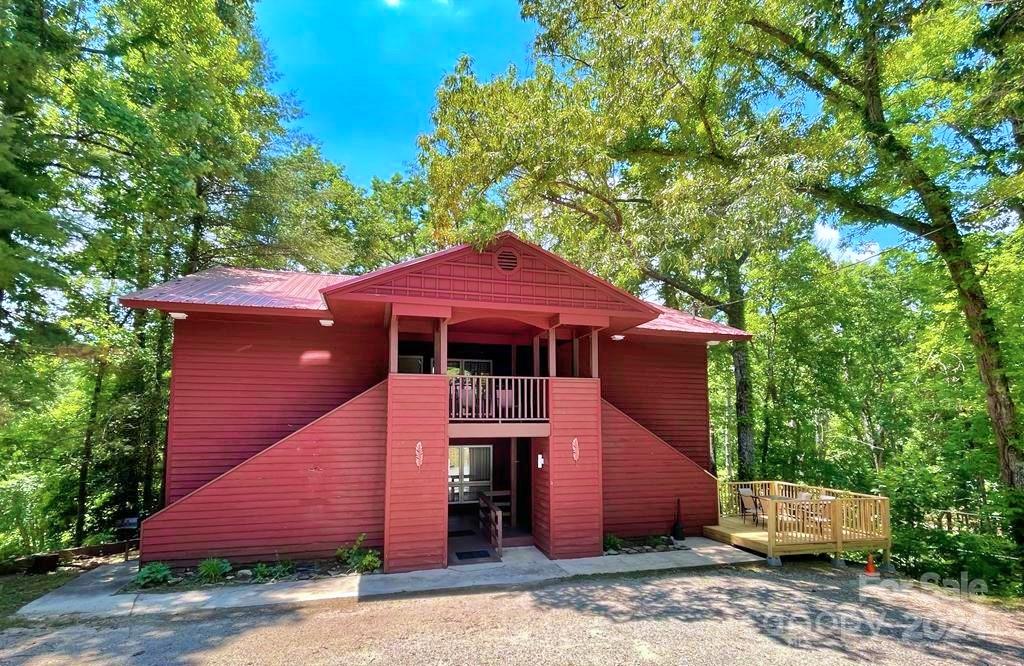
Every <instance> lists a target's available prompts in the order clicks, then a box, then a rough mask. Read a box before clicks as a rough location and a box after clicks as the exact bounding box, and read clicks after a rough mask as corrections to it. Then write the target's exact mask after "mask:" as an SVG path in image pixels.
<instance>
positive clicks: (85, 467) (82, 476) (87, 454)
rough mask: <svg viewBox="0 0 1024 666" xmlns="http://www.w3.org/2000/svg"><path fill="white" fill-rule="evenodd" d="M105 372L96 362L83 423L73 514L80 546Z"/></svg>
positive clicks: (103, 367)
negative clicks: (87, 414)
mask: <svg viewBox="0 0 1024 666" xmlns="http://www.w3.org/2000/svg"><path fill="white" fill-rule="evenodd" d="M106 373H107V362H106V361H97V362H96V377H95V379H94V380H93V385H92V399H91V400H90V401H89V420H88V421H87V422H86V424H85V439H84V441H83V442H82V458H81V460H80V461H79V463H78V510H77V513H76V515H75V537H74V538H75V545H76V546H81V545H82V541H83V539H84V538H85V511H86V507H85V503H86V501H87V500H88V498H89V467H90V465H91V464H92V440H93V436H94V435H95V433H96V415H97V413H98V412H99V407H100V395H101V394H102V393H103V376H104V375H105V374H106Z"/></svg>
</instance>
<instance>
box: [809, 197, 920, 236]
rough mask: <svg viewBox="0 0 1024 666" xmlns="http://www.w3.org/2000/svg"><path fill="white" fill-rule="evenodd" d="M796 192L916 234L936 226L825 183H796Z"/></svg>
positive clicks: (847, 211) (848, 212) (853, 213)
mask: <svg viewBox="0 0 1024 666" xmlns="http://www.w3.org/2000/svg"><path fill="white" fill-rule="evenodd" d="M795 189H796V191H797V192H801V193H803V194H808V195H810V196H812V197H814V198H816V199H818V200H820V201H824V202H826V203H830V204H832V205H833V206H835V207H836V208H838V209H840V210H841V211H843V212H844V213H847V214H849V215H854V216H858V217H864V218H870V219H873V220H877V221H880V222H886V223H888V224H893V225H896V226H897V227H899V228H900V229H903V230H904V231H908V232H910V233H912V234H916V235H918V236H924V235H926V234H930V233H932V232H933V231H935V229H936V227H935V226H933V225H930V224H927V223H925V222H921V221H920V220H918V219H917V218H914V217H910V216H909V215H903V214H901V213H897V212H896V211H893V210H890V209H888V208H886V207H885V206H879V205H877V204H872V203H868V202H866V201H861V200H860V199H858V198H857V197H855V196H854V195H853V194H852V193H850V192H848V191H846V190H841V189H839V188H836V187H829V186H827V185H798V186H797V187H796V188H795Z"/></svg>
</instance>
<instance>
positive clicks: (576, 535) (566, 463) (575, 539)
mask: <svg viewBox="0 0 1024 666" xmlns="http://www.w3.org/2000/svg"><path fill="white" fill-rule="evenodd" d="M550 392H551V396H550V405H551V436H550V438H549V440H548V441H549V445H548V455H547V456H546V458H547V463H546V466H547V467H548V468H549V471H548V474H549V476H548V479H549V489H550V498H549V503H550V509H549V511H550V521H551V525H550V532H551V536H550V543H549V544H548V545H547V549H546V550H544V549H542V550H544V552H545V553H546V554H547V556H548V557H550V558H552V559H560V558H569V557H590V556H593V555H600V554H601V548H602V537H603V528H602V520H603V518H602V513H603V498H602V492H601V467H602V454H601V383H600V381H599V380H596V379H572V378H557V377H553V378H551V380H550ZM574 439H575V440H576V441H577V443H578V453H579V456H578V459H576V458H574V456H573V445H572V443H573V440H574Z"/></svg>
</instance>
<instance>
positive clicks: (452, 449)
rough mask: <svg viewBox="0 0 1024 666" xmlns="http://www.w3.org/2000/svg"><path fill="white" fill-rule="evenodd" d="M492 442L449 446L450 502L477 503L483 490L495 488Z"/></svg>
mask: <svg viewBox="0 0 1024 666" xmlns="http://www.w3.org/2000/svg"><path fill="white" fill-rule="evenodd" d="M493 471H494V465H493V457H492V451H491V445H490V444H476V445H468V446H449V447H448V503H449V504H476V502H477V498H478V497H479V496H480V493H481V492H487V491H489V490H492V488H493Z"/></svg>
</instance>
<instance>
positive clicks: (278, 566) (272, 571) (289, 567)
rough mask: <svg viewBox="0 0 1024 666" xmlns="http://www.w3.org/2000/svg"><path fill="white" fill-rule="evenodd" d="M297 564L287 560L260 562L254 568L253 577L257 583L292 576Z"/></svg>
mask: <svg viewBox="0 0 1024 666" xmlns="http://www.w3.org/2000/svg"><path fill="white" fill-rule="evenodd" d="M294 571H295V566H294V565H293V564H292V563H291V562H288V561H287V560H285V561H281V562H273V563H268V562H259V563H257V564H256V566H254V567H253V568H252V579H253V582H256V583H265V582H267V581H271V580H277V579H278V578H284V577H285V576H290V575H291V574H292V572H294Z"/></svg>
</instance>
